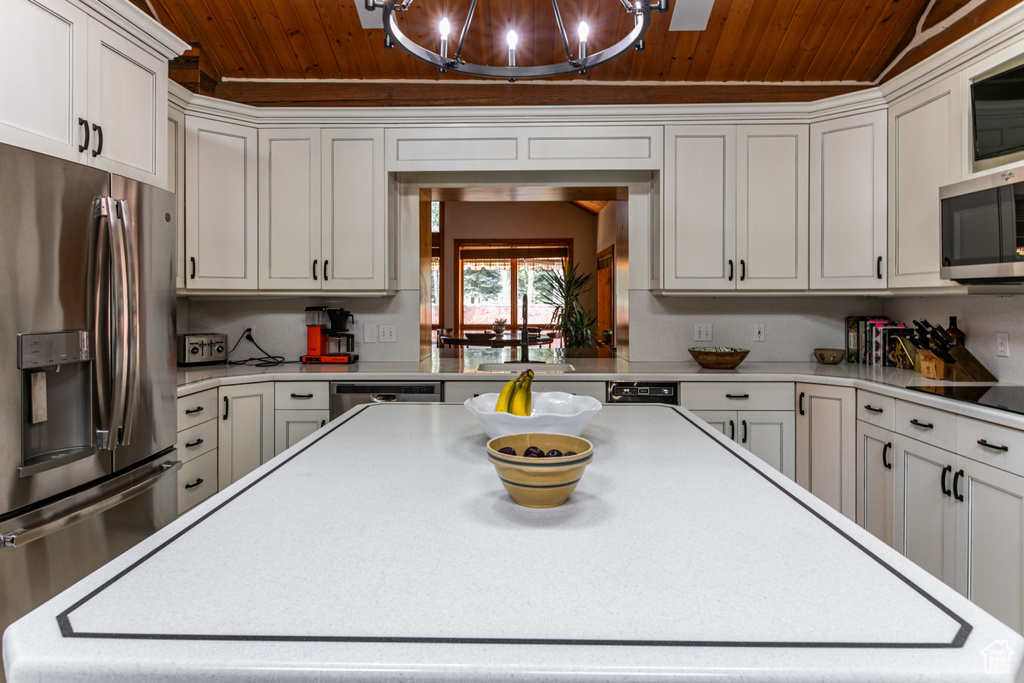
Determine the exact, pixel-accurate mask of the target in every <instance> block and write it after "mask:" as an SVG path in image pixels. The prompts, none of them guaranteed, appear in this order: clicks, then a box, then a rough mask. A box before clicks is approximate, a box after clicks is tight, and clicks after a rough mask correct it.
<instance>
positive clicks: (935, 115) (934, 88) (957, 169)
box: [889, 74, 961, 288]
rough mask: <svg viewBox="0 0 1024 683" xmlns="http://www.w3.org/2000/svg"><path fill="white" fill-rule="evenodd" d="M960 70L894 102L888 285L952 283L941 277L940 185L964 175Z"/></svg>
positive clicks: (952, 181)
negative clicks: (962, 167)
mask: <svg viewBox="0 0 1024 683" xmlns="http://www.w3.org/2000/svg"><path fill="white" fill-rule="evenodd" d="M960 148H961V146H960V82H959V80H958V76H957V75H955V74H954V75H953V76H950V77H949V78H946V79H945V80H943V81H941V82H939V83H936V84H934V85H931V86H929V87H927V88H923V89H921V90H918V91H916V92H915V93H914V94H913V95H910V96H909V97H906V98H904V99H902V100H899V101H898V102H894V103H893V104H892V105H891V106H890V107H889V287H892V288H895V287H939V286H953V285H955V284H956V283H954V282H952V281H951V280H941V279H940V278H939V254H940V230H941V227H942V217H941V213H940V206H939V188H940V187H941V186H943V185H949V184H950V183H955V182H957V181H959V180H960V179H961V152H960Z"/></svg>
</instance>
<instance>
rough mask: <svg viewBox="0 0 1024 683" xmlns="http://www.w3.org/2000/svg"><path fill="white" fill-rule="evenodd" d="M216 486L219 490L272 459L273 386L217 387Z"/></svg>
mask: <svg viewBox="0 0 1024 683" xmlns="http://www.w3.org/2000/svg"><path fill="white" fill-rule="evenodd" d="M219 394H220V413H221V414H220V426H219V428H218V431H217V448H218V451H219V452H218V468H217V470H218V476H217V479H218V484H219V488H220V489H223V488H225V487H227V486H228V485H229V484H231V483H232V482H235V481H238V480H239V479H241V478H242V477H244V476H245V475H246V474H248V473H249V472H252V471H253V470H254V469H256V468H257V467H259V466H260V465H261V464H263V463H264V462H266V461H268V460H270V459H271V458H272V457H274V383H273V382H262V383H259V384H240V385H236V386H229V387H221V388H220V389H219Z"/></svg>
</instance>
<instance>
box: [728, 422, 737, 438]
mask: <svg viewBox="0 0 1024 683" xmlns="http://www.w3.org/2000/svg"><path fill="white" fill-rule="evenodd" d="M729 438H730V439H732V440H733V441H735V440H736V421H735V420H729Z"/></svg>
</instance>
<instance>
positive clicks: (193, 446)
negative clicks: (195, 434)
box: [185, 439, 203, 448]
mask: <svg viewBox="0 0 1024 683" xmlns="http://www.w3.org/2000/svg"><path fill="white" fill-rule="evenodd" d="M202 442H203V440H202V439H196V440H195V441H193V442H192V443H187V444H185V448H195V447H196V446H198V445H199V444H201V443H202Z"/></svg>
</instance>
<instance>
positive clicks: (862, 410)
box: [857, 390, 896, 432]
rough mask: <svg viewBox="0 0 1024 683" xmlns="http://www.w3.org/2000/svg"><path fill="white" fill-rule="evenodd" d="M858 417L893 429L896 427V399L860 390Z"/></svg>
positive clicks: (858, 392)
mask: <svg viewBox="0 0 1024 683" xmlns="http://www.w3.org/2000/svg"><path fill="white" fill-rule="evenodd" d="M857 419H858V420H860V421H861V422H867V423H869V424H873V425H875V426H876V427H881V428H882V429H888V430H889V431H890V432H891V431H893V430H894V429H895V428H896V399H894V398H892V397H891V396H882V395H881V394H873V393H871V392H870V391H860V390H858V391H857Z"/></svg>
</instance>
